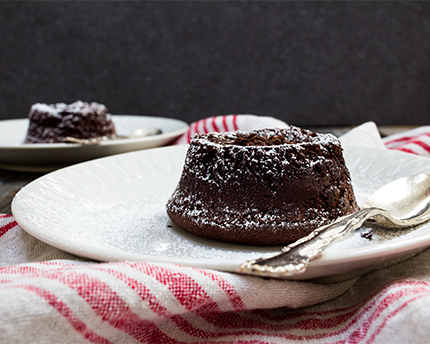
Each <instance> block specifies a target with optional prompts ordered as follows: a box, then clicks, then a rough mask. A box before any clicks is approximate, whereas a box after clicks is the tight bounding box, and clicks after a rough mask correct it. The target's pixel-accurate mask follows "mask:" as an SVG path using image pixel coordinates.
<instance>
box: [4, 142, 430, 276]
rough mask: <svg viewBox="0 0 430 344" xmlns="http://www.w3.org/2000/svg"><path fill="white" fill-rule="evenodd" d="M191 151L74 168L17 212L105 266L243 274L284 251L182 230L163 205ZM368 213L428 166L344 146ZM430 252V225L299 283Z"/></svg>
mask: <svg viewBox="0 0 430 344" xmlns="http://www.w3.org/2000/svg"><path fill="white" fill-rule="evenodd" d="M186 149H187V146H171V147H163V148H156V149H151V150H144V151H138V152H132V153H127V154H120V155H115V156H112V157H107V158H103V159H97V160H93V161H89V162H85V163H81V164H77V165H74V166H70V167H67V168H64V169H61V170H58V171H55V172H52V173H50V174H48V175H46V176H43V177H41V178H39V179H37V180H36V181H34V182H32V183H30V184H28V185H27V186H25V187H24V188H23V189H22V190H21V191H19V192H18V194H17V195H16V197H15V198H14V200H13V202H12V213H13V215H14V216H15V219H16V220H17V222H18V223H19V224H20V225H21V226H22V227H23V228H24V229H25V230H26V231H27V232H28V233H30V234H31V235H33V236H35V237H36V238H38V239H40V240H42V241H44V242H46V243H48V244H50V245H52V246H55V247H57V248H60V249H62V250H64V251H67V252H70V253H73V254H76V255H78V256H83V257H87V258H92V259H96V260H101V261H121V260H143V261H150V262H174V263H179V264H183V265H187V266H195V267H202V268H211V269H218V270H222V271H231V272H235V271H237V268H238V267H239V266H240V264H241V263H243V262H244V261H246V260H249V259H254V258H258V257H260V256H264V255H267V254H270V253H272V252H276V251H278V250H280V247H256V246H245V245H235V244H229V243H223V242H218V241H214V240H208V239H204V238H200V237H198V236H195V235H192V234H190V233H188V232H186V231H184V230H182V229H181V228H179V227H177V226H175V225H174V224H173V223H172V222H171V221H170V220H169V218H168V216H167V215H166V212H165V203H166V201H167V199H168V197H169V196H170V195H171V193H172V192H173V190H174V188H175V186H176V184H177V182H178V180H179V177H180V173H181V171H182V166H183V161H184V157H185V153H186ZM344 149H345V159H346V162H347V165H348V167H349V169H350V172H351V174H352V181H353V186H354V190H355V193H356V196H357V199H358V202H359V203H360V204H361V203H363V201H364V200H365V199H366V198H367V197H368V196H369V195H370V194H371V193H372V192H373V191H374V190H376V189H377V188H379V187H380V186H382V185H383V184H385V183H387V182H389V181H391V180H394V179H396V178H398V177H401V176H407V175H411V174H414V173H420V172H424V173H429V172H430V160H429V159H427V158H422V157H418V156H414V155H411V154H406V153H401V152H395V151H388V150H381V149H371V148H366V147H356V146H344ZM427 246H430V225H427V224H426V225H423V226H421V227H418V228H416V229H414V230H402V231H386V230H384V231H382V232H377V231H376V232H374V235H373V237H372V240H368V239H366V238H363V237H362V236H361V235H360V232H359V231H358V232H357V233H355V234H353V235H352V236H351V237H349V238H348V239H345V240H344V241H342V242H339V243H336V244H334V245H333V246H332V247H331V248H330V249H329V250H328V251H327V252H326V253H324V254H323V256H322V257H321V258H318V259H316V260H314V261H312V262H311V264H310V266H309V268H308V270H307V271H306V273H304V274H302V275H297V276H294V277H292V278H293V279H303V280H304V279H316V278H320V279H321V278H325V279H326V281H334V280H341V279H346V278H349V277H351V276H356V275H358V274H361V273H363V271H367V270H368V269H372V268H374V267H376V266H378V265H380V264H383V263H387V262H390V261H392V260H395V259H398V258H400V257H404V256H405V255H408V254H411V253H414V252H416V251H418V250H420V249H423V248H425V247H427Z"/></svg>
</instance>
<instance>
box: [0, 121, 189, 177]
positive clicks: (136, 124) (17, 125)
mask: <svg viewBox="0 0 430 344" xmlns="http://www.w3.org/2000/svg"><path fill="white" fill-rule="evenodd" d="M112 118H113V121H114V123H115V127H116V129H117V132H118V134H119V135H128V134H130V133H131V132H132V131H134V130H136V129H138V128H158V129H161V130H162V134H160V135H154V136H148V137H142V138H136V139H124V140H113V141H108V142H102V143H101V144H100V145H94V146H81V145H79V144H71V143H49V144H23V143H22V142H23V141H24V139H25V135H26V134H27V129H28V122H29V121H28V119H14V120H6V121H0V168H3V169H8V170H14V171H25V172H49V171H53V170H55V169H58V168H61V167H65V166H69V165H72V164H75V163H78V162H82V161H87V160H91V159H96V158H100V157H105V156H108V155H114V154H118V153H125V152H130V151H135V150H141V149H146V148H154V147H160V146H163V145H166V144H168V143H170V142H171V141H173V140H174V139H175V138H177V137H178V136H180V135H181V134H183V133H185V132H186V131H187V129H188V124H187V123H185V122H183V121H180V120H177V119H170V118H163V117H151V116H127V115H113V116H112Z"/></svg>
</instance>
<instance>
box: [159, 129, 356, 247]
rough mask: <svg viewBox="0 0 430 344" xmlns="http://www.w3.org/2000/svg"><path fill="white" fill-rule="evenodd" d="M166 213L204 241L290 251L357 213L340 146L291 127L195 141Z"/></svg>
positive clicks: (331, 139)
mask: <svg viewBox="0 0 430 344" xmlns="http://www.w3.org/2000/svg"><path fill="white" fill-rule="evenodd" d="M166 209H167V213H168V215H169V217H170V219H171V220H172V221H173V222H174V223H175V224H177V225H178V226H180V227H182V228H184V229H186V230H187V231H189V232H192V233H194V234H197V235H200V236H203V237H207V238H211V239H219V240H223V241H228V242H234V243H241V244H250V245H285V244H288V243H291V242H294V241H296V240H297V239H299V238H301V237H303V236H305V235H307V234H309V233H310V232H312V231H313V230H314V229H315V228H317V227H319V226H322V225H325V224H328V223H331V222H333V221H334V220H336V219H337V218H338V217H339V216H343V215H346V214H349V213H351V212H353V211H356V210H358V206H357V203H356V200H355V195H354V192H353V189H352V185H351V178H350V174H349V171H348V169H347V167H346V166H345V160H344V158H343V150H342V147H341V144H340V141H339V140H338V139H336V138H335V137H334V136H333V135H331V134H327V135H323V134H317V133H313V132H311V131H308V130H304V129H300V128H298V127H294V126H289V127H287V128H282V129H260V130H254V131H249V132H244V131H242V132H241V131H237V132H229V133H222V134H221V133H209V134H205V135H203V134H198V135H196V136H194V138H193V139H192V141H191V143H190V146H189V148H188V151H187V155H186V159H185V164H184V166H183V171H182V175H181V178H180V181H179V183H178V186H177V187H176V190H175V191H174V193H173V194H172V196H171V197H170V198H169V200H168V202H167V206H166Z"/></svg>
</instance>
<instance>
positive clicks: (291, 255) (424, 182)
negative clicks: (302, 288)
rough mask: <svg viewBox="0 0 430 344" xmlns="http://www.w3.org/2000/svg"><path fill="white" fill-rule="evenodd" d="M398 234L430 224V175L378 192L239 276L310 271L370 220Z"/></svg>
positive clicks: (398, 182) (395, 183)
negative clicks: (311, 265) (313, 263)
mask: <svg viewBox="0 0 430 344" xmlns="http://www.w3.org/2000/svg"><path fill="white" fill-rule="evenodd" d="M371 218H372V219H373V220H374V221H376V222H377V223H378V224H379V225H381V226H384V227H388V228H392V229H393V230H395V229H396V228H399V227H413V226H417V225H419V224H422V223H424V222H427V221H429V220H430V175H429V174H416V175H412V176H409V177H404V178H400V179H397V180H395V181H392V182H391V183H388V184H386V185H384V186H383V187H381V188H380V189H378V190H377V191H375V192H374V193H373V194H372V195H371V196H370V197H369V198H368V199H367V200H366V202H364V204H363V206H362V208H361V209H360V210H358V211H356V212H354V213H352V214H349V215H346V216H343V217H340V218H339V219H337V220H336V221H335V222H333V223H331V224H328V225H325V226H322V227H319V228H317V229H315V230H314V231H313V232H312V233H311V234H309V235H308V236H306V237H304V238H301V239H299V240H297V241H296V242H294V243H292V244H290V245H288V246H286V247H284V248H283V249H282V251H281V253H277V254H275V255H272V256H269V257H263V258H259V259H253V260H250V261H247V262H245V263H243V264H242V265H241V266H240V267H239V269H238V272H240V273H245V274H252V275H258V276H266V277H270V276H272V277H273V276H277V277H281V278H282V277H286V276H293V275H296V274H300V273H303V272H305V271H306V268H307V267H308V265H309V262H310V261H311V260H313V259H315V258H317V257H319V256H320V255H321V254H322V252H323V251H324V250H325V249H326V248H327V247H328V246H330V245H331V244H332V243H333V242H335V241H338V240H341V239H344V238H345V237H346V236H347V235H348V234H350V233H351V232H352V231H353V230H355V229H357V228H359V227H361V226H362V225H363V223H364V222H365V221H366V220H368V219H371Z"/></svg>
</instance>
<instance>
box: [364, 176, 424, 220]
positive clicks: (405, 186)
mask: <svg viewBox="0 0 430 344" xmlns="http://www.w3.org/2000/svg"><path fill="white" fill-rule="evenodd" d="M372 207H374V208H381V209H383V210H385V213H384V215H383V216H382V218H379V216H378V219H377V221H378V223H379V224H381V225H383V226H385V227H387V226H389V227H391V226H393V225H394V226H403V225H409V226H414V225H417V224H420V223H423V222H425V221H428V220H430V175H428V174H416V175H413V176H410V177H405V178H400V179H396V180H394V181H392V182H391V183H388V184H386V185H384V186H383V187H381V188H380V189H378V190H377V191H376V192H374V193H373V194H372V195H371V196H370V197H369V198H368V199H367V200H366V202H364V204H363V206H362V209H364V208H372Z"/></svg>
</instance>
